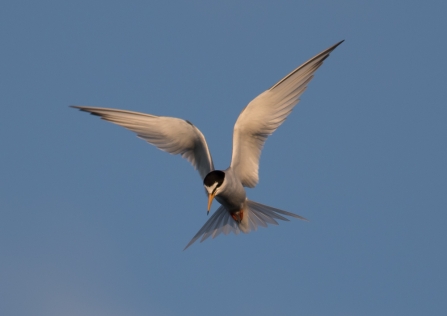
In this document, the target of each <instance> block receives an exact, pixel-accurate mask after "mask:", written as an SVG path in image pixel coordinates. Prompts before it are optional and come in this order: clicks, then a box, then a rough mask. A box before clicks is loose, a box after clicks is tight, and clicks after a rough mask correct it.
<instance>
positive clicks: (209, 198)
mask: <svg viewBox="0 0 447 316" xmlns="http://www.w3.org/2000/svg"><path fill="white" fill-rule="evenodd" d="M215 195H216V193H211V194H209V195H208V212H207V214H208V213H209V212H210V208H211V203H213V199H214V196H215Z"/></svg>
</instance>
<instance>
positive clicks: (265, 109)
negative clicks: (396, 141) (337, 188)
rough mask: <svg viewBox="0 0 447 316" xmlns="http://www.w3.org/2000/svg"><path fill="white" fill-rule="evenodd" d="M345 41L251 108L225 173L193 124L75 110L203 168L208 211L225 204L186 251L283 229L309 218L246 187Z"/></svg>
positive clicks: (240, 123) (110, 111) (239, 129)
mask: <svg viewBox="0 0 447 316" xmlns="http://www.w3.org/2000/svg"><path fill="white" fill-rule="evenodd" d="M342 42H343V41H341V42H339V43H337V44H335V45H333V46H331V47H329V48H328V49H326V50H324V51H323V52H321V53H320V54H318V55H316V56H315V57H313V58H311V59H310V60H308V61H307V62H305V63H304V64H303V65H301V66H299V67H298V68H296V69H295V70H294V71H292V72H291V73H290V74H288V75H287V76H286V77H284V78H283V79H282V80H280V81H279V82H278V83H276V84H275V85H274V86H273V87H271V88H270V89H269V90H267V91H265V92H263V93H261V94H260V95H259V96H257V97H256V98H255V99H254V100H253V101H251V102H250V103H249V104H248V105H247V106H246V107H245V109H244V110H243V111H242V113H241V114H240V115H239V118H238V119H237V121H236V124H235V126H234V133H233V155H232V160H231V165H230V167H229V168H227V169H226V170H223V171H220V170H214V166H213V161H212V158H211V154H210V152H209V149H208V145H207V143H206V140H205V137H204V136H203V134H202V133H201V132H200V131H199V129H198V128H197V127H195V126H194V125H193V124H192V123H190V122H188V121H185V120H182V119H179V118H173V117H165V116H155V115H150V114H144V113H138V112H131V111H125V110H118V109H108V108H97V107H89V106H73V107H74V108H77V109H80V110H81V111H85V112H89V113H91V114H94V115H97V116H100V117H101V118H102V119H104V120H106V121H109V122H112V123H115V124H118V125H120V126H123V127H125V128H127V129H129V130H131V131H133V132H135V133H137V135H138V136H139V137H141V138H142V139H144V140H146V141H147V142H148V143H150V144H152V145H154V146H156V147H158V148H159V149H161V150H163V151H166V152H168V153H170V154H174V155H177V154H180V155H182V157H184V158H185V159H187V160H188V161H189V162H190V163H191V164H192V165H193V166H194V168H195V169H197V170H198V172H199V174H200V176H201V178H202V180H203V181H204V186H205V189H206V190H207V191H208V196H209V202H208V210H209V208H210V206H211V202H212V199H213V198H214V197H215V198H216V199H217V201H218V202H219V203H221V204H222V205H221V206H220V207H219V208H218V209H217V211H216V212H215V213H214V214H213V215H212V216H211V217H210V218H209V220H208V221H207V222H206V223H205V225H203V227H202V228H201V229H200V230H199V231H198V233H197V234H196V235H195V236H194V237H193V239H192V240H191V241H190V242H189V243H188V245H187V246H186V247H185V249H186V248H188V247H189V246H190V245H191V244H193V243H194V242H195V241H196V240H197V239H199V238H200V237H202V239H201V241H204V240H205V239H207V238H208V237H210V236H212V237H213V238H214V237H216V236H218V235H219V234H220V233H224V234H225V235H227V234H228V233H230V232H233V233H235V234H239V232H241V231H242V232H244V233H248V232H250V231H251V230H256V229H257V227H258V226H263V227H267V224H274V225H277V224H278V223H277V222H276V220H275V219H280V220H285V221H287V220H288V219H287V218H285V217H284V216H283V215H285V216H291V217H295V218H299V219H304V218H303V217H301V216H299V215H296V214H293V213H289V212H286V211H282V210H279V209H276V208H273V207H270V206H266V205H263V204H260V203H256V202H253V201H250V200H248V199H247V198H246V194H245V189H244V188H243V187H244V186H245V187H250V188H253V187H255V186H256V184H257V183H258V181H259V175H258V170H259V157H260V155H261V150H262V147H263V146H264V143H265V141H266V139H267V137H268V136H269V135H271V134H272V133H273V132H274V131H275V130H276V129H277V128H278V127H279V126H280V125H281V124H282V123H283V122H284V120H285V119H286V118H287V116H288V115H289V114H290V112H291V111H292V110H293V108H294V107H295V105H296V104H297V103H298V102H299V98H300V96H301V94H302V93H303V92H304V90H306V88H307V84H308V83H309V82H310V80H311V79H312V78H313V75H314V73H315V71H316V70H317V69H318V68H319V67H320V66H321V65H322V63H323V61H324V60H325V59H326V58H327V57H328V56H329V54H330V53H331V52H332V51H333V50H334V49H335V48H336V47H337V46H338V45H340V44H341V43H342Z"/></svg>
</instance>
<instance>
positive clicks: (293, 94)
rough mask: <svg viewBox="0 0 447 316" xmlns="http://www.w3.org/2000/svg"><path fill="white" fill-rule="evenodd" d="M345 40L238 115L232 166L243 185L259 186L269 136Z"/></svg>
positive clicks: (275, 86) (300, 67)
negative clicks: (325, 61) (261, 159)
mask: <svg viewBox="0 0 447 316" xmlns="http://www.w3.org/2000/svg"><path fill="white" fill-rule="evenodd" d="M342 42H343V41H341V42H339V43H337V44H335V45H334V46H331V47H329V48H328V49H326V50H325V51H323V52H321V53H320V54H318V55H316V56H315V57H313V58H311V59H310V60H309V61H307V62H305V63H304V64H302V65H301V66H299V67H298V68H296V69H295V70H294V71H292V72H291V73H290V74H288V75H287V76H286V77H284V78H283V79H282V80H281V81H279V82H278V83H277V84H275V85H274V86H273V87H271V88H270V89H269V90H267V91H265V92H263V93H261V94H260V95H259V96H257V97H256V98H255V99H254V100H253V101H251V102H250V103H249V104H248V105H247V106H246V107H245V109H244V110H243V111H242V113H241V114H240V115H239V118H238V119H237V121H236V124H235V126H234V132H233V157H232V161H231V168H233V170H234V171H235V174H236V175H237V176H238V177H239V179H240V180H241V182H242V184H243V185H244V186H246V187H250V188H253V187H255V186H256V184H257V183H258V181H259V176H258V169H259V157H260V155H261V150H262V147H263V146H264V143H265V141H266V140H267V137H268V136H269V135H271V134H272V133H273V132H274V131H275V130H276V129H277V128H278V127H279V126H280V125H281V124H282V122H284V120H285V119H286V118H287V116H288V115H289V114H290V112H292V109H293V108H294V106H295V105H296V104H297V103H298V101H299V100H300V96H301V94H302V93H303V92H304V90H306V87H307V84H308V83H309V82H310V80H311V79H312V78H313V75H314V73H315V71H316V70H317V69H318V67H320V66H321V65H322V63H323V60H325V59H326V58H327V57H328V56H329V54H330V53H331V52H332V51H333V50H334V49H335V48H336V47H337V46H338V45H340V44H341V43H342Z"/></svg>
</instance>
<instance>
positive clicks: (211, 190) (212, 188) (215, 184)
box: [204, 182, 217, 194]
mask: <svg viewBox="0 0 447 316" xmlns="http://www.w3.org/2000/svg"><path fill="white" fill-rule="evenodd" d="M216 186H217V182H214V183H213V185H212V186H210V187H208V186H206V185H204V187H205V189H206V190H207V191H208V193H209V194H211V193H213V191H214V189H215V188H216Z"/></svg>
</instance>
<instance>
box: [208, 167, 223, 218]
mask: <svg viewBox="0 0 447 316" xmlns="http://www.w3.org/2000/svg"><path fill="white" fill-rule="evenodd" d="M224 180H225V172H223V171H220V170H214V171H211V172H210V173H208V174H207V175H206V177H205V179H203V186H204V187H205V190H206V192H207V193H208V213H209V212H210V208H211V203H212V202H213V199H214V197H215V196H216V195H218V194H219V192H220V190H221V189H222V184H223V183H224Z"/></svg>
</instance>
